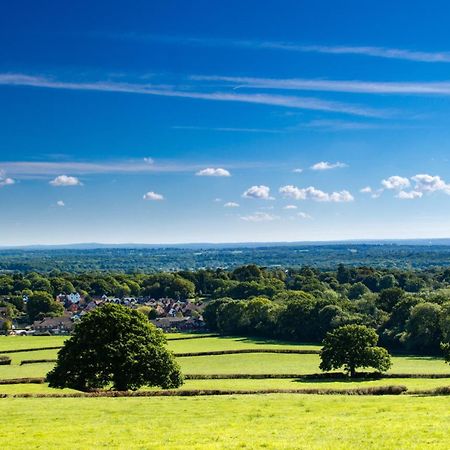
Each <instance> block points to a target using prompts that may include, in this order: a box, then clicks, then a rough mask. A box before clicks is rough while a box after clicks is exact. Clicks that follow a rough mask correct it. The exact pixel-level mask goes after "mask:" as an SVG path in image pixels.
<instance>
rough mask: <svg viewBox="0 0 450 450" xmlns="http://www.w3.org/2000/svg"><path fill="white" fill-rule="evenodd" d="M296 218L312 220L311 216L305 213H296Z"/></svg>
mask: <svg viewBox="0 0 450 450" xmlns="http://www.w3.org/2000/svg"><path fill="white" fill-rule="evenodd" d="M297 216H298V217H300V218H301V219H312V216H310V215H309V214H307V213H305V212H299V213H297Z"/></svg>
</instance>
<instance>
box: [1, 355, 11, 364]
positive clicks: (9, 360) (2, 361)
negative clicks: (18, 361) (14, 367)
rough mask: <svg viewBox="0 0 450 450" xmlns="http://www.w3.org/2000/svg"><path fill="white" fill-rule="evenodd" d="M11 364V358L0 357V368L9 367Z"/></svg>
mask: <svg viewBox="0 0 450 450" xmlns="http://www.w3.org/2000/svg"><path fill="white" fill-rule="evenodd" d="M10 364H11V358H10V357H9V356H6V355H0V366H9V365H10Z"/></svg>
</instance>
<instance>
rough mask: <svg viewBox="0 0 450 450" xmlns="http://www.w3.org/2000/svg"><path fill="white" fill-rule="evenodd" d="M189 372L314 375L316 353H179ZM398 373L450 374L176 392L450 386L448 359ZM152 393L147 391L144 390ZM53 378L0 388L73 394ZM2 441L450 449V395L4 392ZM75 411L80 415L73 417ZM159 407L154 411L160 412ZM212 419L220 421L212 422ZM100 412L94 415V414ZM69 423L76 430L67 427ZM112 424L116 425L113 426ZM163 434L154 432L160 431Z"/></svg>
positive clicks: (181, 344) (25, 371) (246, 342)
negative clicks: (115, 395)
mask: <svg viewBox="0 0 450 450" xmlns="http://www.w3.org/2000/svg"><path fill="white" fill-rule="evenodd" d="M168 337H169V338H170V339H171V340H170V341H169V342H168V346H169V347H170V349H171V350H173V351H174V352H177V353H183V352H184V353H185V352H199V351H218V350H242V349H254V348H272V349H293V348H295V349H309V350H311V349H316V350H317V349H319V347H318V346H311V345H302V344H292V343H283V342H277V341H266V340H261V339H251V338H241V337H207V338H200V337H196V338H194V339H186V340H172V339H174V338H180V337H185V336H182V335H175V336H173V335H169V336H168ZM63 340H64V338H62V337H24V338H17V337H7V338H5V337H2V338H0V348H1V349H2V350H14V349H31V348H42V347H52V346H57V345H61V344H62V342H63ZM56 355H57V350H37V351H27V352H18V353H10V354H9V356H10V357H12V364H11V365H10V366H0V379H7V378H22V377H43V376H45V374H46V373H47V372H48V371H49V370H50V369H51V368H52V367H53V363H38V364H25V365H20V363H21V361H23V360H26V359H53V358H56ZM178 361H179V363H180V364H181V367H182V370H183V373H184V374H188V375H189V374H233V373H236V374H270V373H272V374H282V373H292V374H314V373H320V370H319V356H318V355H316V354H279V353H251V354H226V355H209V356H192V357H182V358H178ZM393 361H394V365H393V367H392V370H391V372H392V373H410V374H414V373H416V374H417V373H421V374H432V373H440V374H448V378H398V379H397V378H392V379H391V378H383V379H377V380H356V381H351V380H330V379H325V380H320V379H315V380H305V379H299V378H286V379H276V378H275V379H242V378H237V379H204V380H201V379H200V380H197V379H193V380H186V382H185V384H184V385H183V386H182V387H181V388H179V389H180V390H191V389H198V390H205V389H216V390H217V389H219V390H232V391H235V392H239V391H240V390H251V391H253V390H254V391H255V392H256V391H258V390H262V389H350V388H367V387H375V386H390V385H402V386H405V387H407V389H408V390H409V391H410V392H412V391H417V390H428V389H434V388H438V387H443V386H450V366H449V365H447V364H445V363H444V361H443V360H442V359H439V358H429V357H413V356H396V357H394V358H393ZM148 389H150V390H156V389H154V388H144V390H148ZM71 392H75V391H72V390H70V389H64V390H57V389H51V388H49V387H48V385H47V384H45V383H43V384H4V385H0V394H8V395H10V396H11V395H23V394H29V395H31V396H33V394H52V393H57V394H69V393H71ZM0 404H1V405H2V408H0V421H1V423H8V426H7V427H1V430H0V441H1V442H8V443H9V445H10V446H11V447H13V448H19V449H20V448H43V447H45V448H48V449H58V448H71V449H86V448H108V449H133V448H152V449H153V448H154V449H164V448H175V449H177V448H178V449H184V448H191V449H196V448H199V449H200V448H208V449H209V448H211V449H234V448H275V449H278V448H279V449H294V448H295V449H303V448H304V449H316V448H317V449H319V448H320V449H347V448H367V449H375V448H376V449H391V448H424V447H430V448H431V447H432V448H437V449H446V448H449V446H450V436H449V434H448V423H449V420H450V412H449V408H448V397H445V396H443V397H440V396H421V395H414V394H413V395H400V396H399V395H397V396H381V397H380V396H343V395H303V394H270V395H263V394H258V393H255V394H250V395H245V396H240V395H225V396H206V397H149V398H33V397H31V398H3V399H0ZM74 411H76V414H75V416H74ZM156 411H157V413H155V412H156ZM211 417H214V421H211ZM93 418H95V420H93ZM68 423H70V432H68V429H67V424H68ZM112 424H114V426H112ZM155 430H158V432H155Z"/></svg>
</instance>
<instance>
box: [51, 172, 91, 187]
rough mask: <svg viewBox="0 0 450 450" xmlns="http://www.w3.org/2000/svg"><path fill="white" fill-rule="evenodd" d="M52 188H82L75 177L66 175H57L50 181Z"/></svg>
mask: <svg viewBox="0 0 450 450" xmlns="http://www.w3.org/2000/svg"><path fill="white" fill-rule="evenodd" d="M50 184H51V185H52V186H82V184H83V183H81V181H80V180H79V179H78V178H77V177H70V176H67V175H59V176H57V177H56V178H55V179H54V180H52V181H50Z"/></svg>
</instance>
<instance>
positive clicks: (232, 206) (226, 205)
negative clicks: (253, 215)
mask: <svg viewBox="0 0 450 450" xmlns="http://www.w3.org/2000/svg"><path fill="white" fill-rule="evenodd" d="M223 206H224V208H239V203H236V202H227V203H225V204H224V205H223Z"/></svg>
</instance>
